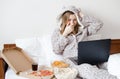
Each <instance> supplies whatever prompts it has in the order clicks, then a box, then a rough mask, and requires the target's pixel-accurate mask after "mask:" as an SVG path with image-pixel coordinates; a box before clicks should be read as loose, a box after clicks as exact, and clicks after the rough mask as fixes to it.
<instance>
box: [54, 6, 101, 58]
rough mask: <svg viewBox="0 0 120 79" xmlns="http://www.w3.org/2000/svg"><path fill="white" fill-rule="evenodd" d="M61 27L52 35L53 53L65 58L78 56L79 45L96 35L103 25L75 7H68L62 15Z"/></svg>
mask: <svg viewBox="0 0 120 79" xmlns="http://www.w3.org/2000/svg"><path fill="white" fill-rule="evenodd" d="M59 20H60V21H61V25H60V27H59V28H57V29H55V31H54V33H53V35H52V45H53V51H54V52H55V53H56V54H62V55H63V56H64V57H65V58H67V57H75V56H77V44H78V42H80V41H85V40H87V36H89V35H92V34H94V33H96V32H97V31H98V30H99V29H100V28H101V27H102V26H103V23H102V22H101V21H100V20H97V19H95V18H93V17H90V16H87V15H83V14H82V13H81V11H79V9H77V8H75V7H73V6H72V7H67V8H65V9H64V11H63V12H62V14H61V15H60V18H59Z"/></svg>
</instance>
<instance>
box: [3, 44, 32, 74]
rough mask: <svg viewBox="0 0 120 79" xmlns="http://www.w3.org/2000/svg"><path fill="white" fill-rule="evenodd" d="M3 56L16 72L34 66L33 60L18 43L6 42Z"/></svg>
mask: <svg viewBox="0 0 120 79" xmlns="http://www.w3.org/2000/svg"><path fill="white" fill-rule="evenodd" d="M1 56H2V58H3V59H4V60H5V61H6V63H7V64H8V65H9V67H11V68H12V69H13V70H14V72H15V73H16V74H19V73H20V72H24V71H27V70H30V69H31V68H32V63H33V61H32V60H31V59H30V58H29V57H28V56H27V55H26V54H25V52H24V51H23V50H22V49H21V48H19V47H16V44H4V49H3V50H2V53H1Z"/></svg>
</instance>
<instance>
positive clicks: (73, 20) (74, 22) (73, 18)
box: [67, 14, 78, 27]
mask: <svg viewBox="0 0 120 79" xmlns="http://www.w3.org/2000/svg"><path fill="white" fill-rule="evenodd" d="M67 23H69V25H71V26H73V27H75V26H76V25H77V23H78V22H77V18H76V16H75V14H71V15H70V16H69V18H68V22H67Z"/></svg>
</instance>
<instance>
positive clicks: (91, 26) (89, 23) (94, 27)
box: [82, 15, 103, 35]
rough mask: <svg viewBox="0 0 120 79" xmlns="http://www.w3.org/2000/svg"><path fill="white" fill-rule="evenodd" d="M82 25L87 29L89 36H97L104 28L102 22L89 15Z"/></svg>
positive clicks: (84, 18)
mask: <svg viewBox="0 0 120 79" xmlns="http://www.w3.org/2000/svg"><path fill="white" fill-rule="evenodd" d="M82 23H83V25H84V27H85V28H87V30H88V35H92V34H95V33H96V32H97V31H98V30H100V28H101V27H102V26H103V23H102V21H100V20H98V19H96V18H94V17H92V16H88V15H86V16H84V17H83V19H82Z"/></svg>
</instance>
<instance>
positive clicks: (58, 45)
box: [51, 29, 68, 54]
mask: <svg viewBox="0 0 120 79" xmlns="http://www.w3.org/2000/svg"><path fill="white" fill-rule="evenodd" d="M51 41H52V47H53V51H54V52H55V53H56V54H62V53H63V51H64V49H65V47H66V45H67V44H68V39H67V38H66V37H64V36H62V35H61V34H60V30H59V29H55V31H54V32H53V35H52V40H51Z"/></svg>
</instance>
